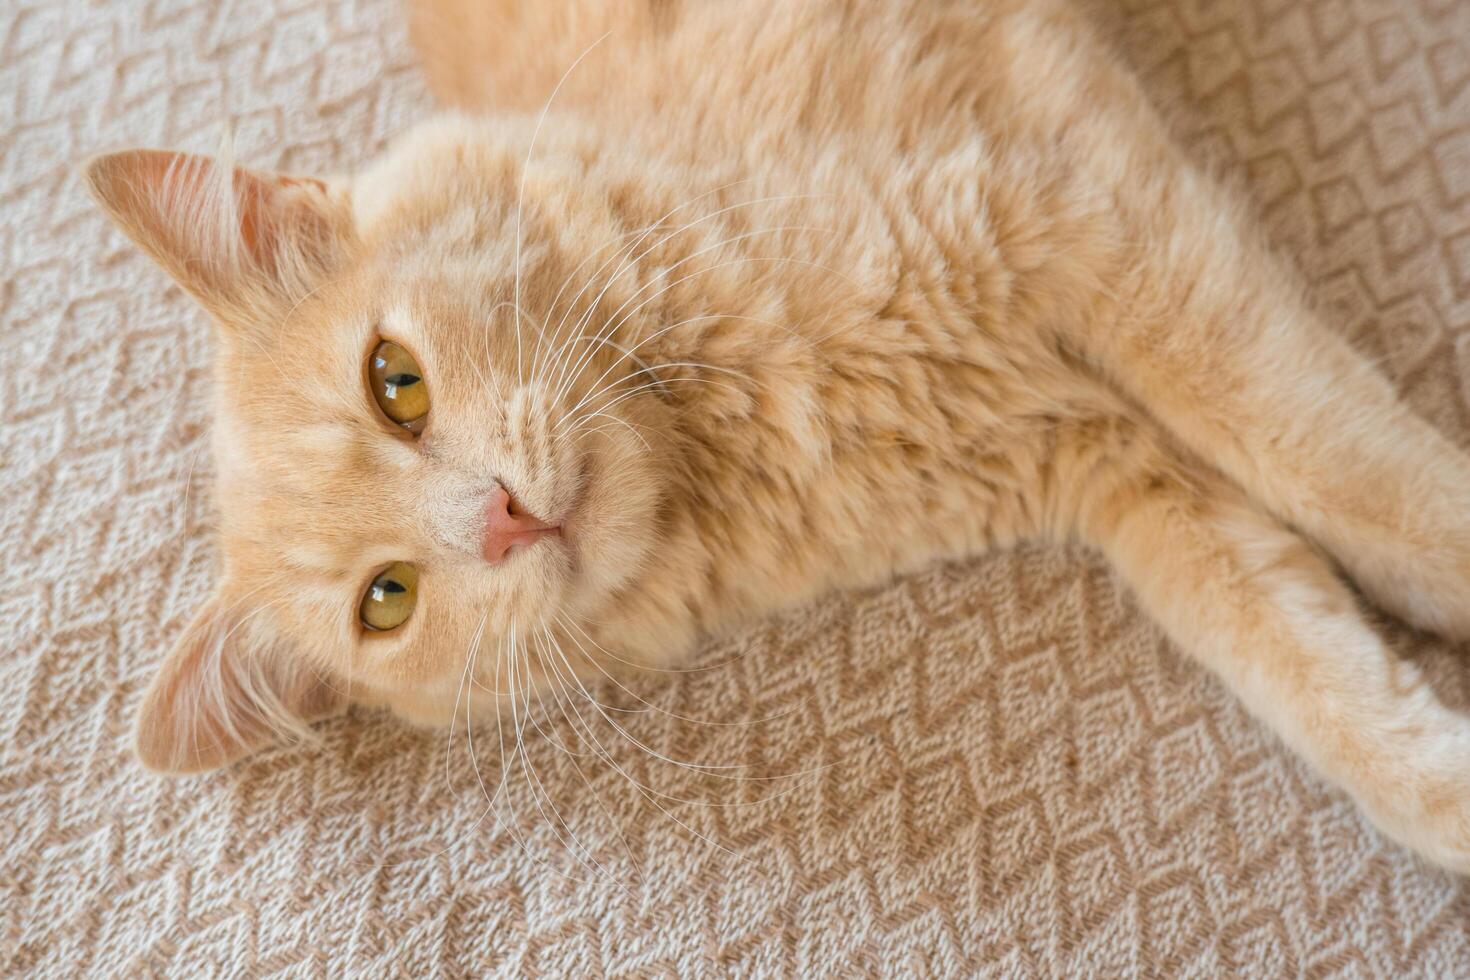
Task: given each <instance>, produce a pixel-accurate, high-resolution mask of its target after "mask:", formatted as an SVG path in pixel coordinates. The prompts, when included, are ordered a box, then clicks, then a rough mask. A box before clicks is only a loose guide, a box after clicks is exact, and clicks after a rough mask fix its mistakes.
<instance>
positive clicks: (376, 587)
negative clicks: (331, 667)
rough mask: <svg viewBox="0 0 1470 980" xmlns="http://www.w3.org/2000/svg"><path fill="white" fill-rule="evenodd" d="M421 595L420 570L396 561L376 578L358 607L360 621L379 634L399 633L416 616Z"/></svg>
mask: <svg viewBox="0 0 1470 980" xmlns="http://www.w3.org/2000/svg"><path fill="white" fill-rule="evenodd" d="M418 596H419V573H418V570H417V569H415V568H414V567H413V566H412V565H410V564H408V563H407V562H402V561H396V562H394V563H393V564H391V565H389V566H388V567H387V568H385V569H383V570H382V571H381V572H379V573H378V574H377V575H376V576H374V578H373V581H372V583H371V584H370V585H369V586H368V588H367V592H365V593H364V594H363V597H362V603H361V605H359V606H358V607H357V618H358V619H359V620H361V621H362V625H364V626H366V627H367V628H368V629H370V630H374V631H376V632H384V631H386V630H396V629H397V628H398V627H400V626H402V625H403V624H404V623H406V622H408V617H409V616H412V615H413V606H414V603H415V602H416V601H418Z"/></svg>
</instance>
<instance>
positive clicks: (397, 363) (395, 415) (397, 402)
mask: <svg viewBox="0 0 1470 980" xmlns="http://www.w3.org/2000/svg"><path fill="white" fill-rule="evenodd" d="M368 387H370V388H372V389H373V400H374V401H376V402H377V403H378V408H380V409H382V410H383V414H384V415H386V416H388V418H389V419H390V420H392V421H393V422H396V423H398V424H399V425H401V426H403V427H404V428H405V429H407V430H408V431H409V432H412V433H413V434H414V435H418V434H419V433H420V432H422V431H423V429H424V422H425V421H426V420H427V419H428V416H429V386H428V385H427V384H426V383H425V382H424V372H423V369H422V368H420V367H419V362H418V361H415V360H414V359H413V355H412V354H410V353H409V352H408V351H406V350H404V349H403V348H402V347H399V346H398V345H397V344H395V343H393V342H392V341H391V340H385V341H383V342H382V343H380V344H378V346H377V347H376V348H375V349H374V350H373V353H372V356H370V357H369V358H368Z"/></svg>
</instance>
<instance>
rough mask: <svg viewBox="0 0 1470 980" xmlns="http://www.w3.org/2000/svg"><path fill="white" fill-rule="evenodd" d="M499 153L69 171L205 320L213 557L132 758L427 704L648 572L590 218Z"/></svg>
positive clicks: (644, 457)
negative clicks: (286, 170) (346, 172)
mask: <svg viewBox="0 0 1470 980" xmlns="http://www.w3.org/2000/svg"><path fill="white" fill-rule="evenodd" d="M523 153H524V146H523V145H521V144H516V143H512V142H507V143H506V144H504V145H501V144H497V143H496V142H495V140H493V139H487V138H475V139H466V138H462V137H461V136H460V135H458V134H457V133H456V132H455V131H454V130H453V129H452V127H451V128H450V129H449V130H447V131H443V132H439V133H437V134H436V133H434V132H431V133H429V134H428V135H427V136H420V137H419V138H417V139H415V140H412V141H410V142H409V143H408V144H407V145H402V146H400V147H399V148H398V149H397V150H396V151H394V152H392V153H390V154H389V155H388V156H386V157H385V158H384V159H383V160H381V161H379V162H378V163H376V164H374V165H373V166H372V167H371V168H369V169H368V170H367V171H366V172H364V173H363V174H361V175H359V176H357V177H353V178H344V179H316V178H302V177H288V176H282V175H276V174H270V173H263V172H256V171H251V170H246V169H242V168H237V167H235V166H233V165H231V164H229V163H227V162H222V161H217V160H214V159H211V158H208V157H197V156H190V155H182V154H177V153H170V152H160V151H145V150H139V151H126V152H122V153H116V154H110V155H106V156H102V157H98V158H96V159H94V160H92V161H91V162H90V163H89V164H88V165H87V167H86V178H87V182H88V184H89V186H90V189H91V190H92V192H93V194H94V195H95V196H96V198H97V199H98V200H99V201H100V202H101V203H102V205H103V207H104V208H105V209H106V211H107V212H108V213H109V215H110V216H111V217H112V218H113V219H114V220H115V221H116V222H117V223H118V225H119V226H120V227H121V228H122V229H123V230H124V231H125V232H126V233H127V234H128V235H129V236H130V237H131V238H132V239H133V240H134V241H135V242H137V243H138V244H139V245H141V246H142V247H143V248H144V249H145V250H146V251H147V252H148V253H149V254H150V255H152V256H153V258H154V259H156V260H157V261H158V262H159V263H160V264H161V265H162V266H163V267H164V268H165V269H166V270H167V271H168V272H169V273H170V274H171V275H172V276H173V277H174V278H175V279H176V280H177V281H178V282H179V283H180V284H181V285H182V286H183V287H184V288H185V289H186V290H188V292H189V293H191V294H192V295H193V296H194V297H195V298H196V299H198V300H199V302H200V303H201V304H202V305H203V306H204V307H205V309H206V310H207V311H208V312H209V314H210V315H211V317H212V319H213V320H214V321H215V323H216V325H217V330H216V332H215V333H216V338H217V344H216V349H217V355H216V369H215V434H214V458H215V464H216V470H217V487H216V493H215V498H216V500H217V503H218V508H219V518H220V538H219V540H220V551H221V554H222V568H221V574H220V578H219V581H218V584H217V586H216V589H215V592H214V594H213V595H212V596H211V597H210V598H209V599H208V600H207V601H206V602H205V604H204V607H203V608H202V609H201V610H200V611H199V612H198V614H197V616H196V617H195V619H194V621H193V622H192V623H191V624H190V625H188V626H187V627H186V628H184V630H183V631H182V637H181V639H180V640H179V641H178V643H177V645H176V646H175V647H174V649H173V650H172V652H171V653H169V654H168V656H167V658H166V660H165V662H164V664H163V666H162V669H161V671H160V673H159V675H158V676H157V678H156V679H155V680H154V683H153V686H152V687H151V689H150V690H149V692H148V694H147V696H146V698H145V701H144V704H143V707H142V709H141V714H140V717H139V721H138V727H137V742H136V745H137V750H138V754H139V757H140V758H141V759H142V761H143V762H144V763H145V764H147V765H148V766H150V767H152V768H155V769H160V770H164V771H174V772H182V771H194V770H199V769H204V768H210V767H213V766H217V765H221V764H224V763H226V762H229V761H231V760H232V759H234V758H236V757H238V756H240V755H243V754H245V753H246V752H248V751H249V750H251V749H252V748H254V747H255V746H257V745H259V744H260V743H262V742H263V741H266V740H268V739H269V738H271V737H272V736H273V734H274V733H275V732H277V731H280V730H282V729H288V730H289V729H296V730H301V729H303V727H304V725H305V723H306V722H308V721H310V720H312V719H315V718H318V717H322V716H324V715H327V714H330V713H333V712H335V711H337V710H340V709H341V708H342V707H343V706H344V705H345V704H346V703H348V702H349V701H361V702H365V703H371V704H386V705H388V706H389V707H391V708H392V709H393V710H394V711H395V712H397V713H398V714H400V715H402V716H404V717H406V718H408V719H410V720H413V721H417V722H422V723H430V724H432V723H443V722H447V721H448V720H449V718H450V715H451V714H452V713H453V712H454V711H455V710H456V709H457V708H458V707H459V705H460V698H461V697H464V696H465V695H466V691H467V690H470V691H478V692H480V694H481V696H485V694H486V692H487V691H488V692H492V693H491V694H490V696H493V692H494V691H496V690H499V691H505V690H508V689H509V686H510V684H511V678H510V674H509V671H508V670H504V669H501V668H502V661H503V660H504V658H505V655H506V652H507V644H508V643H509V642H511V638H513V637H514V638H518V639H517V642H520V643H525V644H528V643H530V642H532V639H533V638H534V637H536V636H537V635H538V634H539V633H540V632H541V631H543V630H550V631H553V632H555V633H557V634H559V635H560V636H561V637H562V638H563V640H564V641H565V640H566V639H567V631H577V629H578V623H579V620H581V619H582V618H583V617H587V616H590V615H594V614H595V613H596V612H597V611H598V609H599V608H600V607H602V606H605V605H606V604H607V603H608V602H609V601H610V599H611V597H612V596H613V595H614V594H615V593H616V592H617V590H618V589H619V588H620V587H621V586H624V585H625V584H627V582H628V581H629V580H630V578H631V577H632V576H634V575H635V574H637V572H638V570H639V569H640V568H642V567H643V566H644V565H645V564H646V563H647V562H648V561H649V559H650V556H651V550H652V549H653V548H654V546H655V538H656V533H655V530H654V526H655V524H656V523H657V519H658V516H657V515H658V508H659V504H660V499H661V494H662V492H663V484H664V479H665V477H664V475H663V471H662V470H661V466H662V465H664V464H663V463H662V462H661V459H662V454H661V453H660V452H659V442H658V440H659V432H660V431H661V428H662V425H663V421H664V419H663V415H662V414H661V413H663V412H664V411H666V409H665V407H664V406H663V405H662V403H661V402H660V400H659V399H658V398H657V397H656V396H655V395H653V394H652V393H651V391H650V390H649V386H647V385H644V384H641V383H638V382H639V379H638V375H639V372H640V368H639V359H638V358H637V357H636V356H628V354H627V353H626V352H621V351H620V350H619V349H617V348H616V346H615V345H613V344H611V343H605V342H603V341H602V340H601V339H599V338H600V337H601V335H602V332H603V331H604V330H605V328H607V327H608V326H609V323H610V317H612V316H613V315H614V312H615V311H614V310H612V309H609V308H608V306H607V304H606V302H605V301H603V300H600V299H598V298H597V297H596V296H594V293H596V292H597V291H596V290H592V291H587V292H584V293H582V294H577V295H576V298H574V294H576V293H577V289H578V287H579V286H581V285H583V282H584V281H585V280H586V277H587V275H588V274H589V273H590V272H591V270H592V269H593V268H594V267H595V266H596V265H597V263H598V262H599V261H600V260H602V259H607V258H609V257H610V256H612V255H613V254H614V253H613V250H612V249H611V248H608V247H607V245H608V243H607V241H606V235H605V234H601V235H599V236H597V239H596V240H593V231H592V230H583V231H577V230H576V228H575V225H576V219H574V218H573V217H572V216H571V214H570V213H565V212H563V213H558V209H559V208H561V209H566V208H569V207H570V205H569V204H568V203H567V202H568V201H569V200H571V199H572V196H574V195H575V193H576V191H575V189H574V188H572V187H571V186H570V184H568V185H567V186H562V185H561V184H560V183H559V182H558V180H557V179H556V178H555V176H554V175H551V176H547V175H544V174H543V175H540V176H538V178H537V179H536V180H533V181H530V182H529V183H528V186H524V187H523V186H522V183H523V181H522V178H521V171H522V160H521V159H520V157H521V156H522V155H523ZM569 195H570V196H569ZM593 210H595V209H593ZM569 229H570V230H569ZM601 231H602V232H606V231H607V229H606V228H602V229H601ZM518 269H519V270H520V275H519V276H518V275H517V270H518ZM579 269H580V270H582V271H581V273H580V276H579V273H578V270H579ZM160 367H162V366H160ZM630 381H632V382H633V383H629V382H630ZM619 383H621V386H619ZM624 396H625V397H624ZM583 635H585V634H583ZM586 642H590V639H589V640H586V641H583V643H586ZM564 646H565V647H566V648H568V649H572V650H577V649H578V648H579V646H580V645H579V644H577V643H575V642H568V643H564ZM583 649H585V647H583ZM530 654H531V655H523V656H522V657H521V658H520V660H519V663H520V666H521V669H522V670H523V671H524V670H527V669H529V670H530V671H531V672H532V673H533V674H536V673H538V672H543V671H557V672H561V671H566V670H569V669H571V666H572V665H571V664H569V663H567V662H565V661H563V662H561V663H552V662H548V660H547V659H546V658H547V657H553V656H555V654H554V653H553V652H551V651H550V650H547V651H530ZM472 660H473V661H474V663H473V669H472V670H471V661H472ZM534 682H535V678H534V677H533V678H532V679H531V683H534ZM516 683H517V684H525V683H527V681H526V679H525V678H524V677H522V678H519V679H517V680H516ZM460 710H462V709H460Z"/></svg>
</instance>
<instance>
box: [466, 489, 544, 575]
mask: <svg viewBox="0 0 1470 980" xmlns="http://www.w3.org/2000/svg"><path fill="white" fill-rule="evenodd" d="M560 533H561V528H559V527H557V526H556V525H554V524H547V523H545V522H544V521H539V520H537V519H536V518H535V517H533V516H531V515H530V514H527V513H525V512H524V511H522V510H521V508H520V507H519V506H518V505H517V504H516V502H515V499H514V498H512V497H511V495H510V493H509V492H508V491H507V490H506V489H505V488H504V487H497V488H496V489H495V492H494V493H492V494H490V499H489V501H487V503H486V505H485V531H484V533H483V535H482V536H481V537H480V553H481V554H482V555H484V556H485V560H486V561H488V562H490V563H491V564H494V563H496V562H499V561H502V560H504V558H505V556H506V555H509V554H510V553H511V552H512V551H513V550H515V549H516V548H524V547H526V546H527V545H531V544H535V543H536V542H537V541H539V540H541V538H543V537H546V536H547V535H556V534H560Z"/></svg>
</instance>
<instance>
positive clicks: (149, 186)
mask: <svg viewBox="0 0 1470 980" xmlns="http://www.w3.org/2000/svg"><path fill="white" fill-rule="evenodd" d="M83 174H84V176H85V179H86V184H87V187H88V189H89V190H90V191H91V192H92V196H93V197H95V198H96V199H97V201H98V202H99V203H100V204H101V205H102V207H103V209H104V210H105V211H106V212H107V214H108V215H109V216H110V217H111V218H112V220H113V221H114V222H116V223H117V225H118V227H120V228H121V229H122V230H123V231H124V232H125V233H126V234H127V236H128V237H129V238H131V239H132V240H133V241H135V242H137V243H138V244H139V245H140V246H142V248H143V249H144V250H145V251H147V252H148V254H149V255H151V256H152V257H153V258H154V259H155V260H156V261H157V262H158V263H159V264H160V265H162V266H163V267H164V268H165V269H167V270H168V272H169V273H170V274H171V275H172V276H173V277H174V278H175V279H177V280H178V282H179V284H180V285H182V286H183V287H184V288H185V289H187V290H188V291H189V292H190V293H192V294H193V295H194V296H195V297H196V298H197V299H198V300H199V301H200V302H201V303H203V304H204V306H205V307H206V308H207V309H208V310H209V311H210V312H211V313H213V314H215V316H216V318H218V319H220V320H221V321H222V322H223V323H224V324H225V325H227V326H229V325H232V324H234V323H237V322H243V323H246V324H248V323H250V322H252V320H253V319H254V318H257V317H262V316H264V317H268V316H270V312H269V311H270V310H271V309H272V308H276V307H277V306H278V304H279V303H281V302H287V303H290V302H292V301H294V299H299V298H300V297H301V296H302V295H304V294H305V293H306V292H308V291H310V290H311V289H312V288H313V287H314V286H315V285H316V284H318V283H319V282H320V281H321V280H322V279H323V277H325V276H326V275H327V273H328V272H330V270H331V269H332V267H333V266H334V265H335V264H336V263H337V262H338V261H340V257H341V253H342V249H343V244H344V242H345V240H346V238H347V236H348V234H349V229H350V223H351V222H350V218H349V216H348V207H347V203H346V192H345V190H344V189H343V188H341V187H336V186H334V185H332V184H329V183H327V182H326V181H323V180H318V179H316V178H314V177H292V176H286V175H284V174H274V173H263V172H258V171H253V170H246V169H244V168H241V167H236V166H233V165H231V164H229V163H226V162H221V161H219V160H215V159H214V158H212V157H207V156H197V155H194V154H188V153H174V152H171V151H167V150H123V151H121V152H118V153H106V154H103V155H101V156H96V157H93V158H92V159H91V160H89V161H87V163H86V164H85V166H84V167H83ZM277 315H278V311H277Z"/></svg>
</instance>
